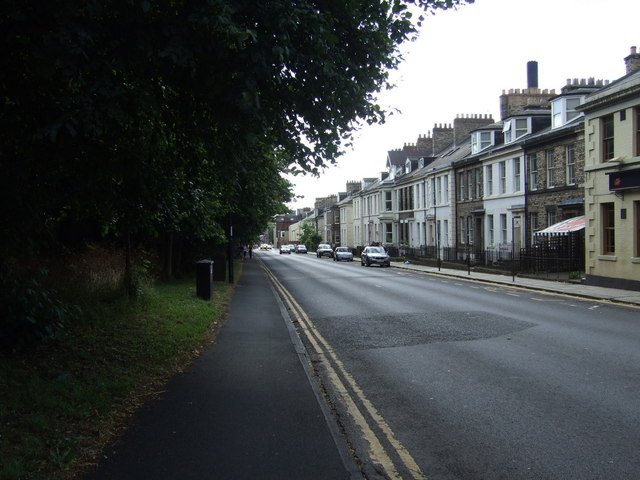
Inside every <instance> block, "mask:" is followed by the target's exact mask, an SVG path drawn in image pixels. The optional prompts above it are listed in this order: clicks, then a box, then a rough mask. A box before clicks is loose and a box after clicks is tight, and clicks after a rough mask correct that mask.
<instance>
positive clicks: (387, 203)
mask: <svg viewBox="0 0 640 480" xmlns="http://www.w3.org/2000/svg"><path fill="white" fill-rule="evenodd" d="M384 209H385V211H387V212H390V211H391V210H393V201H392V200H391V192H390V191H389V192H384Z"/></svg>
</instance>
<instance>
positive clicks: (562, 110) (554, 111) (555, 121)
mask: <svg viewBox="0 0 640 480" xmlns="http://www.w3.org/2000/svg"><path fill="white" fill-rule="evenodd" d="M582 99H583V97H563V98H558V99H556V100H554V101H553V102H552V103H551V118H552V123H551V128H558V127H561V126H562V125H565V124H567V123H569V122H570V121H571V120H573V119H574V118H576V117H578V116H579V115H580V113H579V112H576V108H577V107H578V106H579V105H580V104H581V103H582Z"/></svg>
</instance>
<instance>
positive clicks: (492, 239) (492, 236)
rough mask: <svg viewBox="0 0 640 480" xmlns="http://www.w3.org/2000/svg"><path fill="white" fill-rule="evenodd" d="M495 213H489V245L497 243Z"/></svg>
mask: <svg viewBox="0 0 640 480" xmlns="http://www.w3.org/2000/svg"><path fill="white" fill-rule="evenodd" d="M493 228H494V226H493V215H487V230H488V232H489V245H493V244H494V243H495V232H494V231H493Z"/></svg>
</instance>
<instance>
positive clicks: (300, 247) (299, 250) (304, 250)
mask: <svg viewBox="0 0 640 480" xmlns="http://www.w3.org/2000/svg"><path fill="white" fill-rule="evenodd" d="M296 253H307V247H306V246H305V245H296Z"/></svg>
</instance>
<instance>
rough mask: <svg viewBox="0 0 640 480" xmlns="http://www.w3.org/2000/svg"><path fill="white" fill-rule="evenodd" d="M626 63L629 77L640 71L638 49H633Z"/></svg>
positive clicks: (625, 60)
mask: <svg viewBox="0 0 640 480" xmlns="http://www.w3.org/2000/svg"><path fill="white" fill-rule="evenodd" d="M624 63H625V65H626V66H627V75H629V74H630V73H633V72H636V71H638V70H640V53H638V52H637V49H636V47H631V53H630V54H629V56H628V57H627V58H625V59H624Z"/></svg>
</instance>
